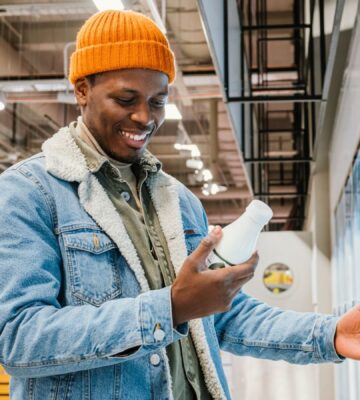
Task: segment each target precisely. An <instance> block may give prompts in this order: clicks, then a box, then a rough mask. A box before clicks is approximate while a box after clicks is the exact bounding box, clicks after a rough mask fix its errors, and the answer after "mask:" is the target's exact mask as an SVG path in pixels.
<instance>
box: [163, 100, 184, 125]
mask: <svg viewBox="0 0 360 400" xmlns="http://www.w3.org/2000/svg"><path fill="white" fill-rule="evenodd" d="M165 119H172V120H177V121H180V120H181V119H182V116H181V114H180V111H179V109H178V108H177V106H176V104H174V103H168V104H166V105H165Z"/></svg>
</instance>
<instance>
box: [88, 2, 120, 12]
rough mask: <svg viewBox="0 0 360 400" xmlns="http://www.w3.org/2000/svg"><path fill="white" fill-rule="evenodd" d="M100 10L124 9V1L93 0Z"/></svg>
mask: <svg viewBox="0 0 360 400" xmlns="http://www.w3.org/2000/svg"><path fill="white" fill-rule="evenodd" d="M93 2H94V4H95V6H96V8H97V9H98V10H99V11H105V10H123V9H124V8H125V6H124V3H123V2H122V1H121V0H93Z"/></svg>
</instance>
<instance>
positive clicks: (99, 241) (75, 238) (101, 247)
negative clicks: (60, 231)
mask: <svg viewBox="0 0 360 400" xmlns="http://www.w3.org/2000/svg"><path fill="white" fill-rule="evenodd" d="M63 237H64V245H65V247H68V248H72V249H77V250H82V251H88V252H90V253H94V254H101V253H104V252H105V251H108V250H111V249H115V248H116V245H115V243H114V242H113V241H112V240H111V239H110V238H109V237H108V236H107V235H105V234H104V233H102V232H74V233H66V234H64V236H63Z"/></svg>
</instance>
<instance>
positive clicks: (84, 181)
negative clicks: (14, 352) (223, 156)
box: [42, 127, 226, 400]
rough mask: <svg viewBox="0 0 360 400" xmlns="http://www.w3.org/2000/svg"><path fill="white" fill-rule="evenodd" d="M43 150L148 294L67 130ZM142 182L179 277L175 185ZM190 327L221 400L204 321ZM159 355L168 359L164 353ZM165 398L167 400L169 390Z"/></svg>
mask: <svg viewBox="0 0 360 400" xmlns="http://www.w3.org/2000/svg"><path fill="white" fill-rule="evenodd" d="M42 149H43V152H44V155H45V159H46V169H47V171H48V172H49V173H50V174H52V175H54V176H56V177H57V178H60V179H62V180H65V181H69V182H78V183H79V187H78V194H79V201H80V203H81V204H82V205H83V207H84V209H85V210H86V211H87V212H88V214H89V215H91V217H92V218H93V219H94V220H95V221H96V223H97V224H98V225H99V226H100V227H101V228H102V229H103V230H104V231H105V232H106V233H107V234H108V235H109V236H110V237H111V239H112V240H113V241H114V242H115V244H116V245H117V246H118V248H119V250H120V252H121V254H122V255H123V257H124V258H125V259H126V261H127V263H128V265H129V267H130V268H131V269H132V271H133V272H134V274H135V277H136V279H137V280H138V282H139V284H140V287H141V291H142V292H145V291H148V290H149V284H148V281H147V279H146V277H145V273H144V270H143V268H142V266H141V262H140V259H139V257H138V255H137V252H136V249H135V246H134V244H133V243H132V241H131V239H130V236H129V235H128V233H127V231H126V228H125V226H124V223H123V221H122V219H121V217H120V215H119V213H118V212H117V210H116V208H115V207H114V205H113V203H112V202H111V200H110V198H109V197H108V195H107V194H106V192H105V190H104V189H103V187H102V186H101V184H100V183H99V181H98V179H97V178H96V177H95V175H94V174H92V173H91V171H90V170H89V169H88V167H87V165H86V160H85V157H84V156H83V154H82V153H81V151H80V149H79V147H78V146H77V145H76V142H75V140H74V138H73V137H72V135H71V132H70V129H69V128H68V127H65V128H62V129H60V131H59V132H58V133H56V134H55V135H54V136H53V137H51V138H50V139H48V140H47V141H46V142H45V143H44V144H43V146H42ZM149 154H150V153H149ZM146 184H147V186H148V188H149V192H150V196H151V198H152V201H153V204H154V207H155V210H156V213H157V214H158V217H159V221H160V225H161V228H162V230H163V232H164V235H165V237H166V240H167V243H168V246H169V252H170V257H171V261H172V263H173V265H174V268H175V271H176V273H178V272H179V271H180V269H181V266H182V264H183V262H184V260H185V258H186V257H187V250H186V243H185V237H184V230H183V224H182V217H181V209H180V201H179V194H178V188H179V183H178V182H177V181H176V179H174V178H173V177H171V176H169V175H167V174H166V173H164V172H163V171H162V170H160V171H158V172H157V173H156V174H151V175H150V176H149V179H147V181H146ZM189 325H190V332H191V336H192V338H193V341H194V346H195V349H196V352H197V355H198V358H199V362H200V365H201V367H202V371H203V374H204V379H205V383H206V386H207V388H208V390H209V393H210V394H211V396H212V397H213V398H214V399H215V400H225V399H226V395H225V393H224V391H223V388H222V386H221V383H220V380H219V377H218V375H217V372H216V368H215V365H214V362H213V360H212V358H211V354H210V349H209V347H208V343H207V340H206V336H205V330H204V326H203V323H202V321H201V319H199V320H192V321H190V323H189ZM163 355H164V358H165V359H166V360H167V357H166V352H165V349H163ZM166 364H167V374H168V382H169V385H170V382H171V376H170V369H169V364H168V362H167V363H166ZM169 397H170V398H172V394H171V388H170V386H169Z"/></svg>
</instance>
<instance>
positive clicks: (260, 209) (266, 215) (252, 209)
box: [246, 200, 273, 225]
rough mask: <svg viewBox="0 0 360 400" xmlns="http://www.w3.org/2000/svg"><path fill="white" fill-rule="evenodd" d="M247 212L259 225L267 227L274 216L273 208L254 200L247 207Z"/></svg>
mask: <svg viewBox="0 0 360 400" xmlns="http://www.w3.org/2000/svg"><path fill="white" fill-rule="evenodd" d="M246 212H247V213H248V215H249V217H250V218H251V219H252V220H253V221H254V222H255V223H256V224H259V225H266V224H267V223H268V222H269V221H270V220H271V218H272V216H273V212H272V210H271V208H270V207H269V206H268V205H267V204H265V203H264V202H262V201H260V200H252V202H251V203H250V204H249V205H248V206H247V207H246Z"/></svg>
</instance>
